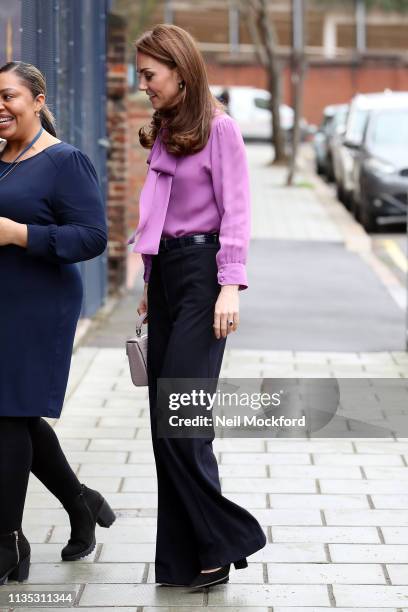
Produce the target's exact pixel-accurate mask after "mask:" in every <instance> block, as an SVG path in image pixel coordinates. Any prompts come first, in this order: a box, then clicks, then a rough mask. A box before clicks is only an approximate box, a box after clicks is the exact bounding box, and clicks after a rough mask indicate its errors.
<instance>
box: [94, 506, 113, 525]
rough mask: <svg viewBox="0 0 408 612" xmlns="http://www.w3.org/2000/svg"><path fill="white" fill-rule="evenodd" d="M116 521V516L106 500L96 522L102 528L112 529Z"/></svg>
mask: <svg viewBox="0 0 408 612" xmlns="http://www.w3.org/2000/svg"><path fill="white" fill-rule="evenodd" d="M115 520H116V514H115V513H114V511H113V510H112V508H111V507H110V505H109V504H108V502H107V501H106V499H105V500H104V502H103V504H102V507H101V509H100V510H99V512H98V516H97V517H96V522H97V523H98V525H99V526H100V527H106V528H107V527H110V526H111V525H112V524H113V523H114V522H115Z"/></svg>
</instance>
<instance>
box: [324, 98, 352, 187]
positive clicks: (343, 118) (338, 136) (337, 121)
mask: <svg viewBox="0 0 408 612" xmlns="http://www.w3.org/2000/svg"><path fill="white" fill-rule="evenodd" d="M349 109H350V106H349V105H348V104H339V105H338V106H337V110H336V112H335V114H334V117H333V121H332V123H331V126H330V134H329V154H328V159H329V162H328V163H329V169H328V174H329V178H330V180H332V181H336V176H337V175H338V174H339V170H338V168H339V164H340V160H339V156H338V151H339V149H340V146H341V144H342V142H343V138H344V134H345V131H346V122H347V116H348V112H349Z"/></svg>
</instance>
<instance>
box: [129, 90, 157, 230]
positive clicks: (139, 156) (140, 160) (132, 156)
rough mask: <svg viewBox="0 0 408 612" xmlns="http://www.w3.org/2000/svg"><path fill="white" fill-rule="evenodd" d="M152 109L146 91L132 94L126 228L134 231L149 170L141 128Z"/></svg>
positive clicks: (146, 121) (148, 121) (146, 150)
mask: <svg viewBox="0 0 408 612" xmlns="http://www.w3.org/2000/svg"><path fill="white" fill-rule="evenodd" d="M151 116H152V109H151V104H150V101H149V100H148V98H147V96H146V94H145V93H137V94H132V95H130V96H129V98H128V105H127V130H128V137H129V157H128V160H129V172H128V182H127V193H128V200H127V213H126V228H127V231H128V233H129V234H130V233H131V232H133V230H134V229H135V227H136V226H137V224H138V221H139V207H138V202H139V195H140V191H141V189H142V186H143V183H144V179H145V177H146V172H147V164H146V158H147V156H148V155H149V152H150V151H149V149H144V148H143V147H142V146H141V145H140V143H139V129H140V128H141V127H142V126H143V125H147V124H149V123H150V119H151Z"/></svg>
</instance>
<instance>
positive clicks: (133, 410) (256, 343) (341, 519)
mask: <svg viewBox="0 0 408 612" xmlns="http://www.w3.org/2000/svg"><path fill="white" fill-rule="evenodd" d="M307 155H308V152H307V150H306V152H305V158H304V159H305V160H306V161H305V162H304V166H303V168H302V172H301V174H300V178H299V183H300V184H299V185H298V186H296V187H294V188H292V189H291V190H288V189H287V188H286V187H283V183H284V179H285V171H284V170H283V169H282V168H272V167H269V166H267V165H266V162H267V160H268V157H269V151H268V148H267V147H265V146H262V145H252V146H250V147H248V156H249V161H250V167H251V179H252V193H253V219H252V228H253V233H252V235H253V241H252V243H251V249H250V250H251V252H252V253H253V255H251V258H252V261H251V259H250V262H249V272H250V274H249V276H250V288H249V289H248V291H246V292H245V291H244V292H241V294H240V297H241V313H242V314H241V325H240V329H239V331H238V332H237V333H236V334H235V337H233V336H234V335H231V336H230V337H229V338H228V341H227V350H226V353H225V358H224V362H223V367H222V371H221V377H228V378H235V379H243V378H251V379H258V380H259V379H264V378H268V377H271V378H283V379H284V378H292V379H294V378H297V379H300V378H346V377H347V378H361V379H399V380H400V381H401V380H404V379H407V378H408V354H407V353H406V352H405V351H404V350H403V349H404V329H403V325H401V318H403V308H402V306H403V288H401V287H400V286H398V284H397V283H396V280H395V278H394V277H393V276H392V274H390V273H389V272H388V271H387V270H386V269H385V268H384V267H383V266H381V265H380V264H379V262H377V261H376V259H375V257H374V256H373V254H372V253H371V252H370V241H369V239H368V237H367V236H366V234H365V233H364V232H363V230H361V228H359V226H357V225H356V224H355V222H354V221H353V220H352V219H351V218H350V217H348V213H347V212H346V211H344V210H342V208H341V207H340V205H336V202H333V201H330V199H329V197H328V195H327V193H326V192H325V190H324V186H322V185H320V184H319V181H318V180H316V179H315V178H314V177H313V176H312V175H311V174H310V172H309V170H308V161H307V160H308V158H307ZM291 245H292V247H291ZM348 258H351V260H352V261H351V262H349V261H348ZM316 260H317V261H320V262H321V263H322V262H323V263H324V262H325V261H326V262H329V264H330V265H329V266H328V269H324V266H323V267H322V268H321V270H320V272H319V271H318V269H316V270H315V272H314V275H313V278H311V276H310V275H308V274H307V273H306V269H307V267H308V266H306V265H305V261H306V262H307V263H308V264H309V267H310V265H311V262H316ZM345 261H346V263H344V262H345ZM275 262H277V263H276V265H275ZM258 266H260V269H259V274H258V276H257V274H256V271H257V267H258ZM274 266H275V268H274ZM341 266H345V270H343V271H342V269H341ZM279 267H281V268H284V270H283V272H281V273H280V274H279V275H278V276H279V279H280V284H278V285H270V284H268V283H270V282H271V280H273V279H274V278H277V276H274V275H276V274H277V272H276V268H279ZM295 268H296V269H300V270H302V273H296V274H292V272H293V271H294V270H295ZM270 270H275V271H274V272H273V273H271V272H269V271H270ZM347 271H350V273H353V274H354V276H355V280H354V281H353V283H352V287H353V291H350V290H349V279H348V277H347V274H346V273H345V272H347ZM340 272H341V274H340ZM319 273H321V275H322V276H321V277H320V278H321V283H322V285H323V287H319ZM268 274H270V276H268ZM333 276H335V277H336V278H335V281H333V279H332V280H331V283H332V284H331V286H330V287H327V283H328V282H329V280H330V278H331V277H333ZM289 277H290V278H289ZM285 278H286V279H287V280H286V282H287V287H285V286H283V285H284V284H285ZM336 283H338V284H336ZM341 283H343V291H344V293H345V297H344V298H343V299H342V300H339V295H340V294H341V292H340V289H339V284H341ZM311 284H312V288H311V287H310V285H311ZM359 285H363V286H364V287H367V292H368V298H367V299H365V297H364V295H363V294H364V291H357V290H358V289H359ZM294 286H297V287H298V291H297V293H296V294H295V293H292V299H289V298H290V291H292V292H293V287H294ZM141 288H142V281H141V279H140V278H139V279H138V280H137V282H136V285H135V287H134V288H133V289H132V290H131V291H129V292H128V293H127V294H126V295H124V296H123V298H122V299H121V300H120V301H119V303H118V304H117V305H116V307H115V308H114V309H113V310H112V312H111V313H110V314H109V315H107V316H106V317H105V319H102V320H101V318H100V317H99V319H98V320H97V321H96V322H94V323H93V324H92V325H91V327H90V331H89V333H88V335H87V336H86V337H85V338H83V339H82V341H81V343H80V344H79V346H77V348H76V351H75V353H74V355H73V359H72V369H71V374H70V380H69V386H68V392H67V398H66V403H65V407H64V410H63V414H62V418H61V419H60V420H59V421H58V422H57V423H55V427H56V431H57V433H58V436H59V438H60V440H61V444H62V446H63V448H64V450H65V451H66V453H67V456H68V457H69V460H70V461H71V462H72V465H73V466H74V468H75V470H76V471H77V474H78V476H79V478H80V479H81V481H82V482H85V483H86V484H87V485H89V486H91V487H95V488H98V489H99V490H101V491H102V492H103V493H104V495H106V497H107V499H108V500H109V502H110V503H111V505H112V507H113V508H114V509H115V511H116V512H117V515H118V519H117V521H116V523H115V524H114V525H113V526H112V527H111V528H110V529H109V530H105V529H101V528H99V527H98V528H97V541H98V544H97V548H96V550H95V551H94V553H93V554H92V555H90V556H89V557H87V558H86V559H84V560H82V561H80V562H76V563H62V562H61V561H60V549H61V548H62V544H63V543H65V541H66V539H67V538H68V536H69V528H68V522H67V517H66V514H65V512H64V511H63V509H62V508H61V507H60V505H59V503H58V501H57V500H55V499H54V498H53V497H52V496H51V495H50V494H49V493H48V492H47V491H46V490H45V489H44V488H43V486H42V485H41V484H40V483H39V482H38V481H37V480H36V479H35V478H34V477H32V478H31V480H30V485H29V494H28V498H27V506H26V511H25V515H24V529H25V532H26V533H27V536H28V537H29V539H30V542H31V543H32V549H33V554H32V566H31V573H30V578H29V581H28V582H27V583H25V584H24V585H16V584H14V583H10V585H9V586H8V587H2V592H3V593H5V592H6V591H7V592H9V591H10V592H17V593H25V592H28V593H30V592H38V591H51V590H52V591H58V592H61V591H62V592H64V591H71V592H73V593H74V595H75V597H74V602H73V603H74V607H78V608H80V609H81V610H84V611H88V610H94V609H98V610H103V611H113V610H116V609H118V610H121V611H123V612H130V611H131V610H132V611H133V612H155V611H159V610H160V611H165V610H166V611H167V610H173V611H174V612H176V611H181V610H188V611H189V612H190V611H192V612H195V611H196V610H197V611H198V610H201V609H203V608H206V609H208V610H210V611H212V612H219V611H220V610H228V611H229V612H238V611H245V612H307V611H309V612H323V611H325V610H330V609H337V610H339V611H340V612H352V611H355V610H358V611H362V612H380V611H381V612H391V611H392V612H402V611H406V612H408V571H407V567H408V565H407V564H408V469H407V467H408V438H403V437H398V436H396V435H395V436H393V437H390V438H385V437H377V438H373V437H361V436H357V435H356V437H350V436H349V435H348V432H347V431H346V432H344V431H341V429H339V431H338V433H339V435H337V436H334V435H332V436H327V437H321V438H317V437H311V438H310V439H300V438H275V439H272V438H235V439H228V438H223V439H221V438H217V439H216V440H215V441H214V451H215V453H216V456H217V460H218V463H219V469H220V476H221V482H222V489H223V493H224V494H225V495H226V496H227V497H229V498H230V499H232V500H233V501H235V502H237V503H239V504H241V505H243V506H244V507H246V508H247V509H248V510H249V511H250V512H252V513H253V514H254V515H255V516H256V517H257V519H258V520H259V522H260V524H261V525H262V527H263V529H264V530H265V534H266V536H267V545H266V546H265V548H263V549H262V550H261V551H259V552H257V553H256V554H254V555H252V556H251V557H249V559H248V561H249V567H248V569H245V570H231V575H230V582H229V584H227V585H222V586H218V587H214V588H212V589H210V590H208V591H207V590H204V591H202V592H190V591H188V590H187V589H183V588H168V587H160V586H157V585H155V583H154V550H155V545H154V542H155V517H156V480H155V466H154V458H153V452H152V447H151V441H150V428H149V427H150V426H149V417H148V414H149V410H148V399H147V390H146V388H136V387H134V386H133V385H132V384H131V381H130V377H129V373H128V365H127V362H126V355H125V351H124V342H125V339H126V337H128V336H129V335H131V334H132V331H133V324H134V317H135V313H136V306H137V300H138V298H139V297H140V292H141ZM311 289H312V290H311ZM313 292H315V295H316V299H315V304H314V306H315V309H316V312H317V313H318V314H317V315H315V316H314V317H313V313H312V309H313V299H312V298H313ZM245 294H247V295H245ZM333 295H334V297H333ZM272 302H273V303H272ZM363 306H364V308H365V309H366V310H365V312H366V314H365V316H364V313H363ZM255 307H256V308H255ZM353 308H355V312H356V313H358V316H359V325H360V326H364V330H363V332H361V331H359V329H357V327H358V326H356V328H355V329H354V332H353V329H352V327H353V325H352V321H351V323H350V324H349V327H347V325H346V322H345V321H344V320H343V317H344V313H343V312H342V311H343V310H344V309H346V310H347V317H348V318H349V319H352V317H353V312H354V311H353ZM262 312H264V318H263V319H262V321H264V320H267V323H264V324H263V325H258V324H257V323H258V318H259V317H261V318H262ZM323 315H324V316H323ZM364 319H366V320H364ZM319 320H320V327H319ZM302 321H303V323H302ZM302 325H303V327H304V329H303V330H302ZM276 327H279V333H278V331H277V330H276V329H274V328H276ZM383 327H385V328H386V329H387V331H386V333H384V330H383ZM399 328H401V330H400V331H401V333H402V337H401V338H400V337H399V336H398V333H399V331H398V330H399ZM299 335H300V336H301V340H299V339H297V337H298V336H299ZM250 337H251V338H250ZM239 338H240V339H239ZM373 347H377V349H378V348H380V350H375V349H374V348H373ZM390 384H391V383H390ZM374 410H375V407H373V411H374ZM396 414H399V415H400V416H401V417H402V418H403V419H404V418H406V414H405V409H404V405H403V407H402V408H401V409H400V410H399V412H398V411H396ZM374 416H375V415H374ZM378 418H381V419H383V418H384V414H381V415H380V416H379V417H378ZM342 422H344V421H342ZM364 431H365V430H363V433H364ZM351 433H354V432H353V431H352V432H351ZM359 433H360V434H361V432H359ZM356 434H357V431H356ZM169 511H171V509H169ZM3 597H4V595H3ZM32 607H33V608H34V606H32ZM61 607H64V606H61ZM61 607H60V606H58V608H52V607H51V608H49V607H47V609H61ZM66 607H69V606H68V605H66ZM5 609H11V606H9V608H7V606H6V607H3V608H1V610H5ZM13 609H17V610H18V609H19V608H18V605H15V606H14V608H13ZM24 609H27V608H24ZM36 609H41V608H36ZM44 609H45V608H44Z"/></svg>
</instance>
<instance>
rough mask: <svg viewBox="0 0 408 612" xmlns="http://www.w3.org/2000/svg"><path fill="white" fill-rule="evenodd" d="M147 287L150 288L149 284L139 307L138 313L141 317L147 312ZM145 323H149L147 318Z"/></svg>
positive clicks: (145, 287) (145, 288)
mask: <svg viewBox="0 0 408 612" xmlns="http://www.w3.org/2000/svg"><path fill="white" fill-rule="evenodd" d="M147 287H148V283H145V286H144V290H143V296H142V299H141V300H140V302H139V306H138V307H137V313H138V314H139V315H141V314H144V313H145V312H147ZM143 323H147V317H146V318H145V320H144V321H143Z"/></svg>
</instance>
